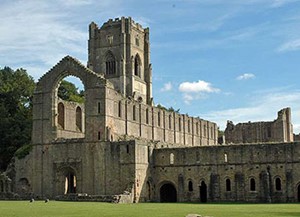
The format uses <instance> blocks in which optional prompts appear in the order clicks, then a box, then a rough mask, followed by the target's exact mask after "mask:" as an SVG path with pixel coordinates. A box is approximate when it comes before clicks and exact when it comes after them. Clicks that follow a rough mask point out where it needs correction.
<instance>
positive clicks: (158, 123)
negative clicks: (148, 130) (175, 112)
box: [157, 112, 160, 127]
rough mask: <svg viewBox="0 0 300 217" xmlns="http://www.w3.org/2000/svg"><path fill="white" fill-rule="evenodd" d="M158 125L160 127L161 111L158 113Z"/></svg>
mask: <svg viewBox="0 0 300 217" xmlns="http://www.w3.org/2000/svg"><path fill="white" fill-rule="evenodd" d="M157 125H158V126H159V127H160V112H158V113H157Z"/></svg>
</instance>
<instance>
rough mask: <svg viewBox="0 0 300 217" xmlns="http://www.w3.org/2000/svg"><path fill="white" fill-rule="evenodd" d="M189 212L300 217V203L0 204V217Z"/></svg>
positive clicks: (143, 216) (171, 216)
mask: <svg viewBox="0 0 300 217" xmlns="http://www.w3.org/2000/svg"><path fill="white" fill-rule="evenodd" d="M188 213H197V214H200V215H202V216H205V215H207V216H214V217H221V216H224V217H235V216H239V217H240V216H242V217H251V216H253V217H254V216H255V217H267V216H268V217H276V216H289V217H296V216H298V217H299V216H300V204H188V203H173V204H168V203H163V204H162V203H140V204H110V203H93V202H56V201H50V202H49V203H44V202H43V201H35V202H34V203H29V202H28V201H0V217H56V216H59V217H94V216H101V217H102V216H103V217H112V216H113V217H116V216H119V217H135V216H139V217H156V216H157V217H177V216H178V217H185V216H186V215H187V214H188Z"/></svg>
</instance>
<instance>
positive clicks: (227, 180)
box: [226, 179, 231, 191]
mask: <svg viewBox="0 0 300 217" xmlns="http://www.w3.org/2000/svg"><path fill="white" fill-rule="evenodd" d="M226 191H231V181H230V179H226Z"/></svg>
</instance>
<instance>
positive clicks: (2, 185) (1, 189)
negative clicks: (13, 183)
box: [0, 180, 4, 192]
mask: <svg viewBox="0 0 300 217" xmlns="http://www.w3.org/2000/svg"><path fill="white" fill-rule="evenodd" d="M0 192H4V183H3V181H2V180H0Z"/></svg>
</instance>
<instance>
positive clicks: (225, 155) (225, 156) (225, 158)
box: [224, 153, 228, 163]
mask: <svg viewBox="0 0 300 217" xmlns="http://www.w3.org/2000/svg"><path fill="white" fill-rule="evenodd" d="M224 162H225V163H227V162H228V156H227V154H226V153H225V154H224Z"/></svg>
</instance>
